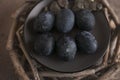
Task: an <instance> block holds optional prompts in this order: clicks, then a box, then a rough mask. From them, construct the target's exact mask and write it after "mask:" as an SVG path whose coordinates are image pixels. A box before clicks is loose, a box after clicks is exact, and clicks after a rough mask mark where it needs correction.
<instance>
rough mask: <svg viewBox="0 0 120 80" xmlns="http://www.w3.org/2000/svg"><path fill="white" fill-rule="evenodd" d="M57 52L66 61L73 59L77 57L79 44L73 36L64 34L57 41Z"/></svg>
mask: <svg viewBox="0 0 120 80" xmlns="http://www.w3.org/2000/svg"><path fill="white" fill-rule="evenodd" d="M56 50H57V54H58V56H59V57H60V58H61V59H62V60H64V61H71V60H73V59H74V58H75V54H76V51H77V46H76V43H75V42H74V40H73V39H72V38H71V37H68V36H63V37H61V38H60V39H59V40H58V41H57V49H56Z"/></svg>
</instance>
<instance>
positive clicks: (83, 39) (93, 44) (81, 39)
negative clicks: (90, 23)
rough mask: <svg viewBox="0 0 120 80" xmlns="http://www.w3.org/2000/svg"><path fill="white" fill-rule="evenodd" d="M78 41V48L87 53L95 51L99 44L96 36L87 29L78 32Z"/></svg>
mask: <svg viewBox="0 0 120 80" xmlns="http://www.w3.org/2000/svg"><path fill="white" fill-rule="evenodd" d="M76 43H77V46H78V50H80V51H82V52H84V53H87V54H93V53H95V51H96V50H97V46H98V45H97V40H96V39H95V37H94V36H93V35H92V34H91V33H90V32H87V31H82V32H79V33H78V34H77V36H76Z"/></svg>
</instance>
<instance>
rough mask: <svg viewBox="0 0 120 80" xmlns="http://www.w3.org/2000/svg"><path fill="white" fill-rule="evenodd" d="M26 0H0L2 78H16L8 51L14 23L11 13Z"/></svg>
mask: <svg viewBox="0 0 120 80" xmlns="http://www.w3.org/2000/svg"><path fill="white" fill-rule="evenodd" d="M23 1H24V0H0V80H16V77H15V74H14V72H15V71H14V68H13V65H12V62H11V60H10V57H9V54H8V52H7V51H6V48H5V47H6V40H7V37H8V33H9V30H10V27H11V24H12V18H11V17H10V16H11V14H12V13H13V12H14V11H15V10H16V9H17V8H18V7H20V5H21V4H22V3H23Z"/></svg>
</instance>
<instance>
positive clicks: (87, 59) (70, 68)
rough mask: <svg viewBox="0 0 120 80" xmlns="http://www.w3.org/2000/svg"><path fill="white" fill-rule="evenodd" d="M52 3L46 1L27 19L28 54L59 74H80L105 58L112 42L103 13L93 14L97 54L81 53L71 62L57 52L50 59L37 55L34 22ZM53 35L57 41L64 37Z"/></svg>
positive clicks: (26, 43) (53, 31)
mask: <svg viewBox="0 0 120 80" xmlns="http://www.w3.org/2000/svg"><path fill="white" fill-rule="evenodd" d="M51 1H52V0H44V1H42V2H40V3H39V4H38V5H36V7H35V8H33V10H32V11H31V12H30V14H29V16H28V17H27V20H26V23H25V26H24V41H25V47H26V49H27V52H28V53H29V54H30V55H31V56H32V57H33V58H34V59H36V60H37V61H38V62H39V63H40V64H42V65H44V66H46V67H48V68H50V69H52V70H55V71H59V72H78V71H81V70H84V69H86V68H88V67H90V66H92V65H94V64H95V63H96V62H97V61H98V60H99V59H100V58H102V57H103V55H104V53H105V51H106V49H107V47H108V44H109V40H110V29H109V26H108V22H107V19H106V17H105V15H104V13H103V11H97V12H93V14H94V16H95V19H96V25H95V28H94V30H93V31H92V32H91V33H93V35H94V36H95V37H96V39H97V41H98V48H97V51H96V52H95V54H93V55H87V54H84V53H81V52H77V55H76V57H75V59H74V60H73V61H70V62H65V61H62V60H60V59H59V58H58V57H57V56H56V55H55V52H54V53H53V54H52V55H50V56H48V57H44V56H37V55H35V53H34V51H33V43H34V40H35V39H36V37H37V36H38V34H36V33H34V32H33V30H32V27H33V23H32V22H33V21H34V19H35V17H37V15H38V14H39V13H40V11H41V10H42V8H44V7H45V6H47V5H48V4H49V3H50V2H51ZM78 31H79V30H78V29H77V28H76V27H75V28H74V29H73V30H72V31H71V32H70V33H68V34H67V35H70V36H72V37H75V35H76V33H77V32H78ZM51 33H55V34H54V37H55V39H58V37H59V36H61V35H63V34H60V33H58V32H57V31H56V30H52V31H51Z"/></svg>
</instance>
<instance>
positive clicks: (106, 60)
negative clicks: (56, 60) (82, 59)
mask: <svg viewBox="0 0 120 80" xmlns="http://www.w3.org/2000/svg"><path fill="white" fill-rule="evenodd" d="M38 2H40V0H27V1H25V3H24V5H23V6H22V7H21V8H20V9H18V10H17V11H16V12H15V13H14V14H13V15H12V17H13V25H12V27H11V30H10V33H9V38H8V42H7V50H8V51H9V54H10V57H11V59H12V62H13V65H14V67H15V72H16V74H17V76H18V79H19V80H47V79H48V80H50V79H51V80H116V77H115V75H116V74H117V73H118V72H120V68H119V67H120V63H119V62H120V52H119V49H120V31H119V30H120V29H119V27H117V25H118V24H115V23H116V22H115V21H114V17H113V15H111V13H110V12H109V9H108V8H106V6H105V7H104V8H103V10H104V13H105V15H106V18H107V20H108V23H109V26H110V28H111V40H110V44H109V46H108V48H107V51H106V53H105V55H104V57H103V59H102V60H101V62H99V64H97V65H96V67H91V68H89V69H86V70H84V71H81V72H77V73H59V72H55V71H52V70H49V69H47V68H45V67H44V66H42V65H40V64H38V63H37V62H36V61H35V60H34V59H32V58H31V57H30V56H29V55H28V53H27V52H26V49H25V47H24V42H23V27H24V23H25V20H26V17H27V15H28V14H29V12H30V11H31V9H32V8H33V7H34V6H35V5H36V4H37V3H38Z"/></svg>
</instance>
